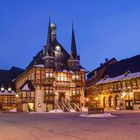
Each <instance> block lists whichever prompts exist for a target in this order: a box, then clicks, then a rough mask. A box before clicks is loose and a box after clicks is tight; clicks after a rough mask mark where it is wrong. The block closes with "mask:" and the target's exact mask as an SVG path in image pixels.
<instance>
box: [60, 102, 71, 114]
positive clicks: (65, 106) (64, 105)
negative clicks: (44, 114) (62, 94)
mask: <svg viewBox="0 0 140 140" xmlns="http://www.w3.org/2000/svg"><path fill="white" fill-rule="evenodd" d="M62 105H63V107H64V108H65V109H66V111H68V112H70V109H69V108H68V107H67V105H66V104H65V103H64V102H62Z"/></svg>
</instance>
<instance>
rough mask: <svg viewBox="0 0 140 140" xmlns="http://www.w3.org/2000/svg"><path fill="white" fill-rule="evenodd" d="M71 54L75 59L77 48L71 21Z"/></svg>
mask: <svg viewBox="0 0 140 140" xmlns="http://www.w3.org/2000/svg"><path fill="white" fill-rule="evenodd" d="M71 55H72V56H73V57H74V58H75V59H76V58H77V49H76V42H75V34H74V26H73V22H72V38H71Z"/></svg>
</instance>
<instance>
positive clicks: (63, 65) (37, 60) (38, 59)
mask: <svg viewBox="0 0 140 140" xmlns="http://www.w3.org/2000/svg"><path fill="white" fill-rule="evenodd" d="M49 24H50V23H49ZM48 30H49V31H48V41H47V43H46V45H45V46H44V47H43V49H42V50H41V51H39V52H38V53H37V55H36V56H35V57H33V60H32V61H31V63H30V64H29V65H28V66H27V68H26V69H28V68H29V67H32V66H33V65H39V64H43V65H44V59H43V58H44V56H45V55H46V54H45V52H46V51H45V49H46V48H48V43H49V45H50V41H49V40H50V28H48ZM73 37H74V31H73V30H72V44H71V45H72V48H73V49H72V51H73V52H74V55H77V50H76V43H75V37H74V38H73ZM51 45H52V48H53V51H55V47H56V46H57V45H59V46H60V48H61V53H59V54H57V55H55V59H56V65H55V69H56V70H57V71H62V70H68V71H69V70H70V68H69V65H68V63H67V61H68V60H69V58H70V54H69V53H68V52H67V51H66V50H65V49H64V48H63V46H62V45H61V44H60V43H59V41H58V40H57V39H55V40H53V41H52V42H51ZM46 46H47V47H46ZM49 48H50V47H49ZM80 68H81V69H84V68H83V67H82V66H80Z"/></svg>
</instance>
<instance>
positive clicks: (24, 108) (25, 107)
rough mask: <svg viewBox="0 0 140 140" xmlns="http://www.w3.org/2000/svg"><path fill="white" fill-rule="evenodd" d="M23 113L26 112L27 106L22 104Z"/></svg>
mask: <svg viewBox="0 0 140 140" xmlns="http://www.w3.org/2000/svg"><path fill="white" fill-rule="evenodd" d="M23 112H28V107H27V104H23Z"/></svg>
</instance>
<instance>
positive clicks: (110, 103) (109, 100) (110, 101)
mask: <svg viewBox="0 0 140 140" xmlns="http://www.w3.org/2000/svg"><path fill="white" fill-rule="evenodd" d="M108 103H109V108H112V107H113V106H114V100H113V97H112V96H109V98H108Z"/></svg>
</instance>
